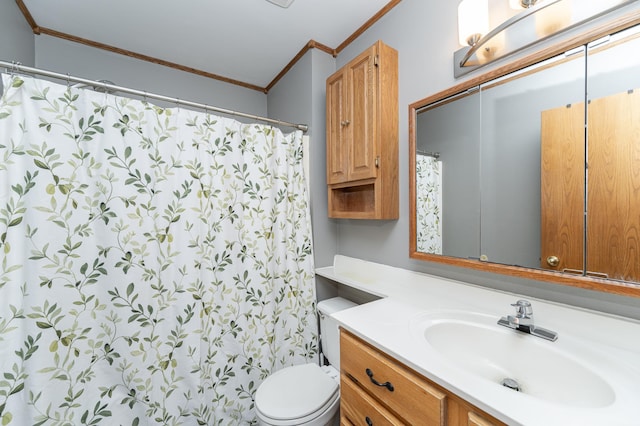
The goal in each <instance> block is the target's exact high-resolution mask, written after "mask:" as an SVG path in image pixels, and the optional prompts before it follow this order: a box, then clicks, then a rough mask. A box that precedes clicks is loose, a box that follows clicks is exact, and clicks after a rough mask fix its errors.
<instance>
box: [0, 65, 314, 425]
mask: <svg viewBox="0 0 640 426" xmlns="http://www.w3.org/2000/svg"><path fill="white" fill-rule="evenodd" d="M3 83H4V87H5V91H4V94H3V97H2V101H1V102H0V257H1V264H2V269H1V272H0V423H1V424H2V425H18V426H23V425H101V424H102V425H145V424H148V425H156V424H162V425H181V424H182V425H215V424H250V423H252V422H255V415H254V407H253V395H254V393H255V391H256V388H257V387H258V386H259V384H260V383H261V382H262V381H263V379H264V378H265V377H267V375H269V374H270V373H271V372H272V371H274V370H277V369H280V368H282V367H284V366H287V365H292V364H300V363H305V362H316V360H317V350H318V348H317V336H316V333H317V325H316V317H315V288H314V278H313V263H312V262H313V261H312V247H311V241H310V235H311V232H310V218H309V209H308V195H307V194H306V189H305V185H304V177H303V168H302V162H301V160H302V148H301V147H302V142H301V133H300V132H294V133H292V134H289V135H286V136H285V135H283V134H282V133H281V132H280V131H279V130H276V129H273V128H271V127H268V126H263V125H255V124H252V125H245V124H241V123H239V122H237V121H234V120H231V119H227V118H221V117H214V116H212V115H208V114H204V113H199V112H193V111H187V110H182V109H179V108H170V109H165V108H160V107H158V106H154V105H152V104H150V103H146V102H142V101H138V100H132V99H127V98H123V97H117V96H113V95H109V94H105V93H96V92H93V91H90V90H83V89H76V88H73V87H67V86H65V85H58V84H52V83H49V82H45V81H42V80H37V79H32V78H28V77H22V76H8V75H4V76H3Z"/></svg>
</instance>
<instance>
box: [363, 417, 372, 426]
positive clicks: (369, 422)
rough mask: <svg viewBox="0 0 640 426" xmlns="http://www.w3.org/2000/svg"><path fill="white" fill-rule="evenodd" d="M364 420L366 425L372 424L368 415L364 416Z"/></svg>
mask: <svg viewBox="0 0 640 426" xmlns="http://www.w3.org/2000/svg"><path fill="white" fill-rule="evenodd" d="M364 421H365V422H367V426H373V422H372V421H371V419H370V418H369V416H367V417H365V418H364Z"/></svg>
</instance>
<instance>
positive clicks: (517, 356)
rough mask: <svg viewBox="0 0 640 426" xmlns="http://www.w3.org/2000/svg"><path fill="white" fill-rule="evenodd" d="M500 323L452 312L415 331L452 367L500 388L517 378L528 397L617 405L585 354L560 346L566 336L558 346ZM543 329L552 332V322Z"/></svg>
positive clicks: (419, 322) (417, 324) (427, 318)
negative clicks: (505, 382) (564, 349)
mask: <svg viewBox="0 0 640 426" xmlns="http://www.w3.org/2000/svg"><path fill="white" fill-rule="evenodd" d="M497 320H498V318H494V317H492V316H488V315H482V314H476V313H466V312H447V313H439V314H430V315H423V316H421V317H420V318H418V319H416V320H415V321H413V322H412V324H411V328H412V331H413V334H414V335H415V334H418V336H420V335H421V336H422V337H423V338H424V339H425V340H426V343H427V344H428V345H429V346H431V348H433V349H434V350H435V351H436V352H437V353H439V354H440V355H441V356H442V357H444V358H445V360H446V361H447V362H449V363H451V364H452V366H454V367H456V368H461V369H464V370H465V371H468V372H469V373H472V374H474V375H475V376H477V377H480V378H482V379H485V380H488V381H490V382H492V383H494V384H495V385H496V386H502V382H503V380H504V379H512V380H515V381H516V382H517V384H518V385H519V387H520V391H519V392H520V393H521V394H523V396H524V395H528V396H530V397H534V398H539V399H542V400H545V401H549V402H552V403H556V404H561V405H565V406H567V405H569V406H574V407H591V408H595V407H605V406H608V405H611V404H612V403H613V402H614V401H615V399H616V395H615V392H614V391H613V388H612V387H611V386H610V385H609V383H607V381H606V380H604V379H603V378H602V377H601V375H599V374H598V373H597V372H596V371H594V369H593V368H591V367H590V363H589V362H588V361H586V360H585V359H582V358H581V354H580V353H577V354H573V353H568V352H566V351H563V350H562V349H561V348H560V347H561V345H560V344H559V343H558V342H559V341H560V340H561V339H562V335H560V336H559V341H558V342H549V341H546V340H544V339H541V338H538V337H534V336H531V335H528V334H525V333H521V332H518V331H516V330H512V329H509V328H506V327H502V326H499V325H497V324H496V322H497ZM540 325H542V326H545V327H547V328H550V329H553V324H540ZM418 336H416V337H418ZM505 391H509V392H518V391H516V390H512V389H507V388H505Z"/></svg>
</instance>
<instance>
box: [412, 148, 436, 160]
mask: <svg viewBox="0 0 640 426" xmlns="http://www.w3.org/2000/svg"><path fill="white" fill-rule="evenodd" d="M416 154H418V155H426V156H427V157H433V158H435V159H436V160H437V159H438V158H440V153H439V152H431V151H422V150H420V149H416Z"/></svg>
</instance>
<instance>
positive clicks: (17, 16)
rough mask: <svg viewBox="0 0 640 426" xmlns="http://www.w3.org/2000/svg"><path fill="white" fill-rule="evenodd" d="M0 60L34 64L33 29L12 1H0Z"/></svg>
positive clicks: (0, 85)
mask: <svg viewBox="0 0 640 426" xmlns="http://www.w3.org/2000/svg"><path fill="white" fill-rule="evenodd" d="M0 60H3V61H7V62H20V63H21V64H23V65H27V66H30V67H32V66H33V65H34V64H35V41H34V35H33V31H31V27H29V24H27V21H25V19H24V17H23V16H22V12H20V9H18V6H17V5H16V3H15V2H14V1H0ZM2 71H3V72H4V69H3V70H2ZM1 90H2V82H1V81H0V91H1Z"/></svg>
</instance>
